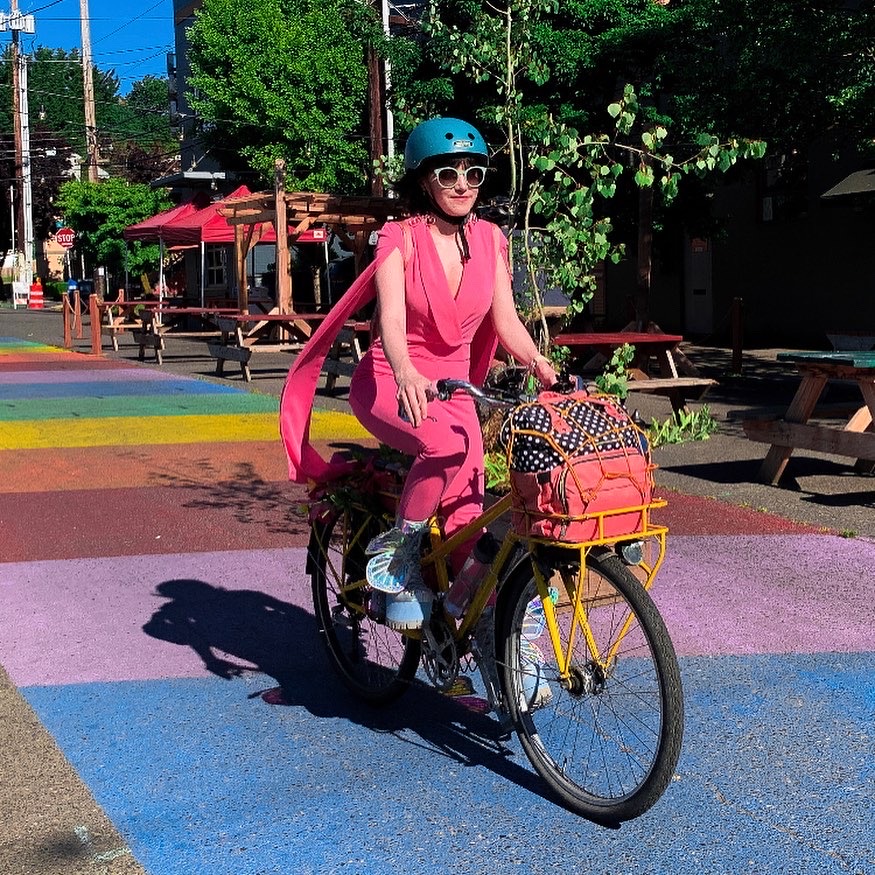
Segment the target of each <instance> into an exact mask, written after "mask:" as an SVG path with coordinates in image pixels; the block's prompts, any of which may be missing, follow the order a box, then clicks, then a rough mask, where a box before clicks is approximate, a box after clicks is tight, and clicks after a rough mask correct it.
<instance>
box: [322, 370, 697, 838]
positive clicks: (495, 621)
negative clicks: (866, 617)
mask: <svg viewBox="0 0 875 875" xmlns="http://www.w3.org/2000/svg"><path fill="white" fill-rule="evenodd" d="M438 390H439V397H441V398H444V399H446V398H448V397H449V395H450V394H451V393H452V392H453V391H457V390H463V391H466V392H468V393H469V394H471V395H472V396H474V397H475V398H476V399H478V400H480V401H485V402H487V403H490V404H498V405H504V406H512V405H513V404H517V403H519V401H520V399H519V398H518V397H517V398H515V399H514V398H511V399H509V398H508V397H507V394H506V393H504V392H496V391H490V390H485V389H484V390H480V389H477V388H476V387H474V386H472V385H471V384H469V383H465V382H463V381H440V382H439V383H438ZM403 474H404V472H403V470H400V469H398V468H397V467H393V465H391V464H390V465H383V466H381V465H379V464H374V463H373V461H371V462H367V463H361V464H359V466H358V467H357V468H356V469H355V470H354V471H353V472H352V473H350V475H349V476H347V477H344V478H342V479H341V480H340V481H339V482H335V483H334V484H329V485H327V486H323V487H322V488H321V490H320V489H317V490H316V491H315V492H314V493H313V495H314V502H315V504H314V508H315V510H314V512H313V520H312V527H311V537H310V545H309V551H308V565H307V570H308V572H309V574H310V576H311V580H312V591H313V602H314V608H315V615H316V621H317V624H318V627H319V630H320V633H321V637H322V638H323V640H324V642H325V645H326V647H327V650H328V653H329V656H330V658H331V661H332V663H333V665H334V667H335V669H337V671H338V672H339V674H340V677H341V679H342V681H343V682H344V684H345V685H346V686H347V687H348V688H349V689H350V690H351V691H352V692H353V693H355V694H356V695H357V696H359V697H360V698H362V699H364V700H366V701H368V702H370V703H373V704H385V703H388V702H391V701H393V700H394V699H396V698H397V697H398V696H400V695H401V694H402V693H403V692H404V691H405V689H407V687H408V686H409V685H410V684H411V683H412V682H413V681H414V678H415V677H416V675H417V671H418V669H419V666H420V664H421V665H422V668H423V670H424V673H425V675H426V677H427V679H428V680H429V681H430V683H431V684H432V685H433V686H434V687H435V688H437V689H438V690H441V691H444V692H446V691H448V690H449V689H450V688H451V687H452V686H453V684H454V683H455V682H456V680H457V678H458V676H459V674H460V672H462V671H468V670H473V667H474V666H475V665H476V667H477V668H478V669H479V671H480V674H481V677H482V679H483V685H484V687H485V692H486V695H487V698H488V700H489V704H490V706H491V708H492V709H493V710H494V711H495V713H496V715H497V717H498V719H499V721H500V723H501V725H502V727H503V729H504V730H505V732H509V730H510V729H511V728H512V729H513V730H514V731H515V732H516V734H517V736H518V738H519V741H520V743H521V745H522V748H523V750H524V752H525V754H526V756H527V757H528V759H529V760H530V762H531V764H532V766H533V767H534V769H535V771H536V772H537V773H538V774H539V775H540V776H541V777H542V778H543V779H544V781H545V782H546V783H547V785H548V787H549V788H550V790H551V791H552V792H553V794H554V796H555V798H556V799H557V800H558V801H559V802H560V803H561V804H563V805H564V806H566V807H567V808H568V809H570V810H572V811H574V812H576V813H577V814H580V815H583V816H585V817H588V818H589V819H591V820H593V821H596V822H600V823H610V824H614V823H618V822H621V821H625V820H630V819H632V818H635V817H638V816H639V815H641V814H643V813H644V812H645V811H647V810H648V809H649V808H650V807H652V806H653V805H654V804H655V803H656V801H657V800H658V799H659V798H660V797H661V795H662V794H663V792H664V791H665V789H666V787H667V786H668V784H669V782H670V781H671V779H672V776H673V774H674V769H675V766H676V765H677V760H678V757H679V755H680V748H681V742H682V737H683V693H682V689H681V679H680V672H679V669H678V663H677V658H676V656H675V652H674V647H673V645H672V642H671V639H670V637H669V634H668V631H667V630H666V627H665V624H664V622H663V620H662V618H661V616H660V614H659V611H658V610H657V608H656V606H655V605H654V603H653V601H652V599H651V598H650V596H649V594H648V592H647V590H648V589H649V588H650V586H651V584H652V582H653V579H654V577H655V576H656V573H657V572H658V570H659V567H660V565H661V564H662V561H663V558H664V556H665V549H666V545H665V540H666V534H667V531H668V530H667V529H666V528H665V527H664V526H659V525H655V524H654V523H653V522H652V520H651V511H652V510H653V509H655V508H658V507H662V506H664V505H665V501H663V500H661V499H655V500H653V501H652V502H651V503H650V504H647V505H642V506H641V507H640V508H632V510H636V511H640V517H641V526H640V530H639V531H637V532H635V533H634V534H633V535H629V534H626V535H624V536H621V537H616V536H614V537H609V536H607V535H606V534H605V529H606V526H605V521H606V519H607V518H608V517H609V516H610V515H611V513H614V511H602V512H600V513H599V514H597V515H596V516H597V520H596V523H597V526H596V528H597V532H596V537H594V538H592V539H591V540H588V541H585V542H576V543H563V542H557V541H553V540H547V539H544V538H539V537H533V536H531V535H523V534H520V533H518V532H517V531H515V530H514V529H513V528H507V530H506V531H505V532H504V533H503V534H502V537H501V546H500V548H499V550H498V554H497V556H496V557H495V559H494V561H493V562H492V564H491V566H490V567H489V568H488V572H487V573H486V575H485V577H484V578H483V580H482V581H481V582H480V584H479V586H478V588H477V589H476V590H475V592H474V595H473V598H472V600H471V602H470V604H469V605H468V608H467V610H466V612H465V613H464V615H463V616H462V618H461V619H460V620H456V619H454V618H453V617H452V616H451V615H450V614H449V613H447V612H446V611H445V610H444V609H443V600H444V598H445V596H446V593H447V592H448V589H449V587H450V583H451V581H450V575H449V570H448V562H447V558H448V556H449V555H450V553H451V552H452V551H453V550H454V549H455V548H456V547H458V546H460V545H462V544H464V543H466V542H468V541H469V540H470V539H472V538H474V537H476V536H477V535H478V534H479V533H480V532H481V531H482V530H483V529H484V528H488V527H490V526H493V527H496V526H498V525H500V524H501V523H502V521H503V520H504V521H506V520H507V518H508V516H509V512H510V511H511V507H512V496H511V495H505V496H503V497H500V498H498V500H497V501H495V503H494V504H493V505H492V506H491V507H489V508H487V509H486V510H485V511H484V512H483V513H482V515H480V516H479V517H478V518H477V519H475V520H473V521H472V522H471V523H470V524H469V525H467V526H465V527H464V528H463V529H462V530H460V531H458V532H456V533H455V534H454V535H453V536H452V537H450V538H446V539H445V538H444V537H443V536H442V533H441V529H440V526H439V525H438V522H437V521H436V520H433V521H432V524H431V528H430V536H429V537H427V538H426V539H424V540H425V543H424V545H423V551H422V559H421V562H422V573H423V578H424V579H425V580H426V581H427V582H428V583H429V584H430V586H431V587H432V588H433V589H434V591H435V592H436V594H437V595H436V599H435V602H434V605H433V609H432V612H431V618H430V619H429V621H428V622H427V623H426V624H425V625H424V626H423V627H422V628H421V629H415V630H403V631H394V630H392V629H390V628H389V627H388V626H386V625H385V624H384V623H383V622H382V619H383V617H381V599H380V594H379V593H377V592H376V591H371V590H370V589H369V587H368V585H367V582H366V580H365V565H366V562H367V558H368V557H367V556H366V555H365V546H366V545H367V544H368V542H369V541H370V539H371V538H372V537H374V536H375V535H376V534H378V533H379V532H380V531H382V530H384V529H385V528H388V527H389V526H391V525H392V523H393V520H394V501H395V499H396V498H397V495H398V493H399V492H400V487H401V485H402V483H403ZM629 510H630V509H629V508H624V509H623V511H621V512H628V511H629ZM495 594H497V597H496V598H493V596H494V595H495ZM493 603H494V606H493ZM533 616H534V617H535V618H536V620H537V622H536V623H535V624H534V627H535V628H534V630H533V622H532V618H533ZM490 633H491V634H490ZM532 644H534V645H535V646H536V648H537V650H538V651H539V656H540V657H541V658H542V661H540V662H538V663H535V662H533V660H532V656H531V653H532V650H531V646H530V645H532ZM545 686H546V689H547V691H548V692H549V696H547V695H542V694H541V693H542V690H543V689H544V687H545ZM535 693H537V694H538V696H539V697H540V698H539V699H537V698H536V696H535Z"/></svg>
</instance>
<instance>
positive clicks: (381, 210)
mask: <svg viewBox="0 0 875 875" xmlns="http://www.w3.org/2000/svg"><path fill="white" fill-rule="evenodd" d="M283 178H284V174H283V169H282V167H281V166H278V167H277V175H276V179H277V182H276V188H275V190H274V191H273V192H256V193H254V194H250V195H244V196H242V197H237V198H229V199H228V200H226V201H225V203H224V206H223V207H222V209H221V210H220V212H221V214H222V215H223V216H225V218H226V219H227V221H228V223H229V224H230V225H233V226H234V231H235V233H234V241H235V246H234V250H235V259H236V261H237V277H238V281H239V285H238V293H237V300H238V304H239V306H240V310H241V311H242V312H247V311H248V310H249V288H248V286H249V282H248V276H247V270H246V257H247V255H248V254H249V251H250V250H251V249H252V247H253V246H254V245H255V244H256V243H258V242H259V240H260V239H261V237H262V235H263V233H264V229H265V228H266V227H267V224H266V223H270V224H271V225H273V226H274V228H275V229H276V275H277V312H278V313H280V314H286V313H291V312H293V311H294V308H293V306H292V275H291V271H290V256H289V245H290V244H294V242H295V240H296V239H297V238H298V236H299V235H300V234H301V233H302V232H304V231H306V230H308V229H310V228H311V227H327V228H330V229H331V230H332V231H334V233H335V234H337V235H339V236H340V237H341V239H342V240H343V241H344V243H345V245H346V246H347V247H348V248H349V249H350V250H351V251H352V252H353V254H354V256H355V272H356V275H358V274H359V273H360V272H361V270H362V268H363V266H364V265H363V264H362V261H363V258H364V255H365V247H366V246H367V242H368V238H369V236H370V234H371V233H372V232H373V231H375V230H377V229H379V228H380V227H382V225H383V224H384V222H386V220H387V219H390V218H393V217H397V216H400V215H401V214H402V213H401V211H400V210H399V204H398V201H397V200H393V199H392V198H386V197H345V196H340V195H331V194H317V193H314V192H300V191H296V192H287V191H285V188H284V185H283Z"/></svg>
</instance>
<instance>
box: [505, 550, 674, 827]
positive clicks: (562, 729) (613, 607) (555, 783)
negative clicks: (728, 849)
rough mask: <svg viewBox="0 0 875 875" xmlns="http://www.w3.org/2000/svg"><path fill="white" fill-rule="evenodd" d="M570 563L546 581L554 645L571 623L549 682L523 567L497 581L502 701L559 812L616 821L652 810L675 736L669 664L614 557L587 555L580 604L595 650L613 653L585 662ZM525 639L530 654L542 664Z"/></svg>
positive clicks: (631, 581) (661, 634)
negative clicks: (563, 664) (551, 595)
mask: <svg viewBox="0 0 875 875" xmlns="http://www.w3.org/2000/svg"><path fill="white" fill-rule="evenodd" d="M557 552H564V551H557ZM577 564H578V563H577V562H575V563H574V565H573V566H571V567H570V568H569V573H567V574H566V575H565V576H561V575H560V576H558V577H555V578H554V582H556V581H561V585H562V588H563V589H564V590H565V592H564V593H560V597H559V598H558V600H557V604H556V606H555V611H556V618H557V623H558V627H559V632H560V639H561V640H562V645H563V649H564V650H567V648H568V642H569V633H570V631H571V629H572V627H576V628H575V638H574V644H573V651H572V655H571V660H570V669H569V675H568V680H566V681H564V682H563V681H562V679H561V677H560V671H559V666H558V664H557V661H556V656H555V652H554V648H553V645H552V643H551V641H550V638H549V634H548V633H547V632H546V631H542V632H541V636H540V639H537V638H533V631H537V626H538V624H537V623H533V622H532V618H533V615H532V612H531V610H530V609H529V608H528V605H529V603H530V602H531V601H532V599H534V598H537V597H538V592H537V587H536V583H535V578H534V575H533V572H532V567H531V565H530V564H528V563H524V564H523V565H522V566H521V567H520V568H518V569H517V571H516V572H515V573H514V575H513V576H512V577H511V579H510V580H509V581H508V586H507V588H506V590H505V593H504V596H505V597H504V598H503V599H502V604H501V605H500V614H499V622H500V623H501V629H500V630H499V646H500V647H501V648H502V650H501V651H500V652H499V654H498V659H499V662H500V664H501V666H502V680H503V690H504V695H505V702H506V705H507V707H508V710H509V712H510V716H511V719H512V721H513V725H514V729H515V731H516V733H517V735H518V737H519V740H520V743H521V745H522V747H523V750H524V751H525V754H526V756H527V757H528V758H529V760H530V762H531V763H532V766H533V767H534V769H535V771H536V772H537V773H538V774H539V775H540V776H541V777H542V778H543V779H544V781H545V782H546V783H547V785H548V786H549V787H550V789H551V791H552V792H553V794H554V795H555V796H556V797H557V798H558V799H559V801H560V802H561V803H562V804H563V805H565V806H566V807H567V808H568V809H570V810H572V811H574V812H576V813H577V814H580V815H583V816H584V817H587V818H589V819H590V820H593V821H595V822H598V823H605V824H616V823H619V822H622V821H626V820H631V819H633V818H635V817H638V816H640V815H641V814H643V813H644V812H645V811H647V810H648V809H649V808H651V807H652V806H653V805H654V804H655V803H656V802H657V800H658V799H659V798H660V797H661V796H662V794H663V792H664V791H665V789H666V787H667V786H668V784H669V782H670V781H671V779H672V777H673V775H674V769H675V767H676V765H677V761H678V757H679V756H680V750H681V743H682V740H683V721H684V716H683V713H684V706H683V692H682V688H681V678H680V670H679V668H678V663H677V657H676V656H675V651H674V646H673V645H672V642H671V639H670V638H669V635H668V631H667V630H666V627H665V623H664V622H663V620H662V617H661V616H660V614H659V612H658V610H657V608H656V606H655V605H654V603H653V600H652V599H651V598H650V596H649V594H648V593H647V592H646V590H645V589H644V587H643V586H642V585H641V583H640V582H639V581H638V580H637V579H636V577H635V576H634V575H633V574H632V573H631V572H630V570H629V568H628V567H626V566H625V565H624V564H623V563H622V562H621V560H620V559H619V557H618V556H616V555H615V554H613V553H611V554H606V555H604V556H600V557H597V556H592V555H591V556H590V557H589V558H588V559H587V564H586V569H585V573H584V577H583V585H584V596H583V598H582V607H583V608H584V610H585V612H586V616H587V618H588V623H589V626H590V628H591V630H592V634H593V639H594V641H595V644H596V650H597V652H598V653H600V654H602V655H604V654H608V653H609V652H610V649H611V648H612V647H614V646H616V647H618V650H617V651H616V654H615V658H614V659H612V660H605V659H604V658H603V659H601V660H598V659H596V658H595V657H594V655H593V648H592V647H591V646H590V644H589V643H588V642H587V641H586V640H585V635H584V634H583V627H582V624H581V623H580V621H577V622H575V620H574V608H573V605H572V603H571V597H572V592H570V591H569V590H570V589H571V586H570V585H569V583H568V581H569V580H577V578H578V575H577V573H576V571H577V568H576V566H577ZM558 588H559V587H558V586H557V589H558ZM538 606H541V603H540V599H538ZM527 611H528V612H529V613H528V614H527ZM627 619H628V620H629V621H630V624H631V625H630V627H629V628H628V630H627V631H626V633H625V635H623V636H622V637H620V636H619V635H618V631H619V630H620V629H621V628H622V627H623V625H624V623H625V621H626V620H627ZM524 622H525V623H526V626H525V629H526V630H527V633H524V625H523V624H524ZM618 639H619V643H618ZM526 642H530V643H533V644H535V646H536V647H537V648H539V650H540V651H541V655H542V656H543V666H542V667H538V666H537V664H536V662H535V661H533V659H532V657H533V654H532V651H531V649H530V648H528V647H527V643H526ZM606 662H609V663H610V664H609V665H607V667H605V664H606ZM539 672H540V674H539ZM545 682H546V685H547V687H548V689H549V691H550V696H551V697H552V698H550V700H549V701H546V700H547V698H548V696H547V694H546V693H545V692H544V690H543V687H544V683H545Z"/></svg>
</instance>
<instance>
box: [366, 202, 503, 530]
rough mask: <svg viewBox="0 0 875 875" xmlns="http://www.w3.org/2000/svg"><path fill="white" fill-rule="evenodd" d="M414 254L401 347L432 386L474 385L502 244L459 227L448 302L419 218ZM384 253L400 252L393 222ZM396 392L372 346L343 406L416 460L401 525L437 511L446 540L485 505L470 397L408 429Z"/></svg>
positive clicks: (380, 248) (489, 228)
mask: <svg viewBox="0 0 875 875" xmlns="http://www.w3.org/2000/svg"><path fill="white" fill-rule="evenodd" d="M407 225H408V227H409V228H410V231H411V238H412V252H410V253H409V256H410V257H409V258H407V259H405V262H406V263H405V269H404V273H405V299H406V308H407V313H406V315H407V344H408V350H409V353H410V358H411V360H412V362H413V365H414V367H416V369H417V370H418V371H419V372H420V373H421V374H422V375H424V376H426V377H428V378H429V379H431V380H439V379H441V378H445V377H451V378H457V379H464V380H469V379H472V373H471V371H472V366H471V345H472V341H473V340H474V337H475V334H476V333H477V331H478V329H479V328H480V327H481V323H483V322H484V320H486V321H487V322H489V323H490V324H489V325H488V326H484V327H488V328H489V329H491V327H492V326H491V318H490V316H489V311H490V308H491V306H492V295H493V290H494V288H495V269H496V264H497V259H498V256H499V251H497V250H498V249H499V248H500V250H501V255H502V258H503V260H504V261H505V262H506V258H507V254H506V249H507V244H506V241H505V239H504V237H503V236H502V235H500V234H498V233H496V229H495V227H494V226H493V225H491V224H490V223H488V222H483V221H478V220H476V219H473V220H471V221H470V222H469V224H468V225H467V226H466V236H467V237H468V243H469V248H470V252H471V258H470V259H469V260H468V261H467V262H465V265H464V269H463V272H462V281H461V284H460V286H459V290H458V294H457V295H456V296H455V298H454V297H453V293H452V291H451V290H450V288H449V286H448V284H447V279H446V275H445V273H444V269H443V265H442V264H441V261H440V258H439V257H438V253H437V250H436V248H435V245H434V242H433V240H432V237H431V233H430V231H429V227H428V224H427V222H426V221H425V220H424V219H423V218H422V217H419V216H417V217H414V218H412V219H408V220H407ZM392 249H399V250H401V252H402V254H403V253H404V250H405V245H404V237H403V232H402V229H401V225H400V224H399V223H397V222H390V223H389V224H387V225H386V226H385V227H384V228H383V230H382V231H381V232H380V238H379V242H378V244H377V259H378V260H379V259H380V258H381V256H382V255H383V253H384V252H387V251H389V252H390V251H391V250H392ZM396 392H397V386H396V384H395V378H394V376H393V373H392V369H391V367H390V366H389V363H388V362H387V361H386V357H385V354H384V352H383V346H382V343H381V342H380V340H377V341H375V342H374V343H373V344H372V345H371V347H370V349H369V350H368V352H367V353H366V354H365V356H364V358H363V359H362V361H361V363H360V364H359V365H358V367H357V368H356V371H355V374H354V375H353V378H352V383H351V384H350V393H349V403H350V407H352V410H353V412H354V413H355V415H356V416H357V417H358V419H359V421H360V422H361V423H362V425H364V426H365V428H367V430H368V431H369V432H371V434H373V435H374V436H375V437H376V438H377V439H379V440H380V441H382V442H383V443H385V444H388V445H389V446H391V447H394V448H395V449H397V450H400V451H401V452H403V453H407V454H409V455H411V456H413V457H414V461H413V465H412V467H411V469H410V473H409V475H408V477H407V481H406V483H405V487H404V491H403V492H402V495H401V499H400V502H399V507H398V515H399V516H400V517H401V518H402V519H406V520H425V519H428V518H429V517H430V516H431V515H432V514H434V513H436V512H437V513H438V517H439V519H440V520H441V521H442V523H443V527H444V531H445V534H447V535H450V534H452V533H453V532H455V531H457V530H458V529H459V528H461V527H462V526H464V525H465V524H466V523H468V522H470V521H471V520H472V519H474V517H476V516H477V515H478V514H479V513H480V512H481V511H482V508H483V491H484V485H483V481H484V476H483V474H484V472H483V440H482V435H481V431H480V423H479V420H478V417H477V411H476V409H475V407H474V402H473V401H472V400H471V398H470V397H469V396H467V395H464V394H461V393H459V394H457V395H455V396H454V397H453V398H452V399H451V400H450V401H431V402H429V405H428V418H427V419H426V420H425V421H424V422H423V423H422V424H421V425H420V426H419V428H413V426H412V425H411V424H410V423H409V422H406V421H404V420H402V419H401V418H400V417H399V415H398V399H397V395H396Z"/></svg>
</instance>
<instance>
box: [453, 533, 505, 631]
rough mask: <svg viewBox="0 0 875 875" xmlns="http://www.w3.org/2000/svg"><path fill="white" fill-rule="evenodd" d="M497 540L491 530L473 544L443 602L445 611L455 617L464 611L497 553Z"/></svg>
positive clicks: (498, 545)
mask: <svg viewBox="0 0 875 875" xmlns="http://www.w3.org/2000/svg"><path fill="white" fill-rule="evenodd" d="M499 547H500V544H499V542H498V541H497V540H496V538H495V536H494V535H493V534H492V532H484V533H483V534H482V535H481V536H480V539H479V540H478V541H477V543H476V545H475V546H474V551H473V552H472V553H471V555H470V556H469V557H468V559H467V560H466V561H465V564H464V565H463V566H462V568H461V570H460V571H459V573H458V574H457V575H456V579H455V580H454V581H453V585H452V586H451V587H450V591H449V592H448V593H447V600H446V602H445V603H444V607H445V608H446V611H447V613H448V614H449V615H450V616H452V617H456V618H457V619H458V618H459V617H461V616H462V614H464V613H465V610H466V609H467V607H468V605H469V604H470V602H471V599H472V598H473V597H474V593H475V592H476V591H477V587H478V586H479V585H480V581H482V580H483V578H484V577H485V576H486V572H487V571H488V570H489V566H490V565H492V563H493V561H494V560H495V557H496V556H497V555H498V549H499Z"/></svg>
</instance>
